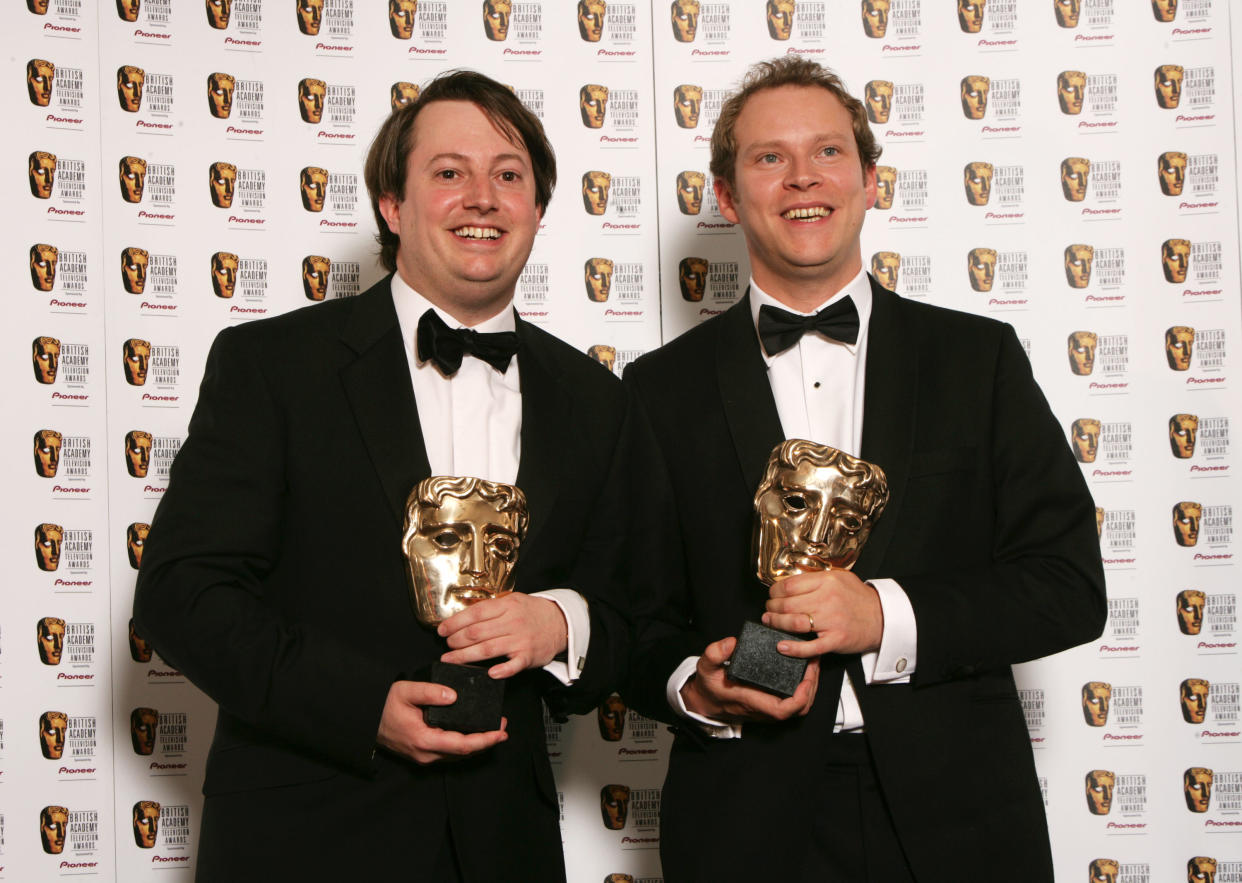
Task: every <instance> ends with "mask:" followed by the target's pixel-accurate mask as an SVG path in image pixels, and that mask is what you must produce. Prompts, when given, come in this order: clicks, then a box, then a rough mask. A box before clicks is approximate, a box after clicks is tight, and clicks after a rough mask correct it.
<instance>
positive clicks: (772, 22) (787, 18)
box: [764, 0, 888, 40]
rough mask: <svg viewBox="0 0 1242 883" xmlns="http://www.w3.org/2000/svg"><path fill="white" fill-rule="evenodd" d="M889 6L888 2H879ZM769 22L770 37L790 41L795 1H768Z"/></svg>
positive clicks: (766, 8) (767, 15)
mask: <svg viewBox="0 0 1242 883" xmlns="http://www.w3.org/2000/svg"><path fill="white" fill-rule="evenodd" d="M877 2H881V3H883V4H884V5H885V6H887V5H888V0H877ZM764 14H765V15H766V17H767V21H768V36H769V37H771V38H772V39H773V40H788V39H789V35H790V34H791V33H792V32H793V17H794V0H768V2H767V5H766V7H765V8H764Z"/></svg>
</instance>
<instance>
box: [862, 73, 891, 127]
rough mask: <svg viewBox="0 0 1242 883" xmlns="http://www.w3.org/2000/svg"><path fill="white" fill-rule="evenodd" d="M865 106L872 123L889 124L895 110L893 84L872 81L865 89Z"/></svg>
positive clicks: (883, 81)
mask: <svg viewBox="0 0 1242 883" xmlns="http://www.w3.org/2000/svg"><path fill="white" fill-rule="evenodd" d="M863 106H864V107H866V109H867V119H869V120H871V122H873V123H887V122H888V116H889V114H890V113H892V110H893V84H892V83H891V82H890V81H888V80H871V81H870V82H869V83H867V85H866V86H865V87H864V88H863Z"/></svg>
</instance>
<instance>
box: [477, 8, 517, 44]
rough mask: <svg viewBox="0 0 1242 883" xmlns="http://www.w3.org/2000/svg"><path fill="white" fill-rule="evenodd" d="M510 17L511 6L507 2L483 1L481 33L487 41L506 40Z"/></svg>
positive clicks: (511, 13)
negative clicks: (485, 36)
mask: <svg viewBox="0 0 1242 883" xmlns="http://www.w3.org/2000/svg"><path fill="white" fill-rule="evenodd" d="M511 15H513V4H512V3H510V2H509V0H483V33H485V34H486V35H487V39H489V40H495V41H500V40H505V39H507V38H508V36H509V17H510V16H511Z"/></svg>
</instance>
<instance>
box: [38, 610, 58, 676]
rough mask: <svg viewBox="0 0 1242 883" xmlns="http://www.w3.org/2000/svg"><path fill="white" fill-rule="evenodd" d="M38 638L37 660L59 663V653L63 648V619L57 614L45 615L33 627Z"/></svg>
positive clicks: (44, 662)
mask: <svg viewBox="0 0 1242 883" xmlns="http://www.w3.org/2000/svg"><path fill="white" fill-rule="evenodd" d="M35 631H36V632H37V634H38V639H39V661H40V662H42V663H43V664H44V665H60V654H61V653H62V651H63V650H64V648H65V621H64V620H63V619H61V618H60V617H57V616H45V617H43V619H41V620H39V622H38V624H37V625H36V627H35Z"/></svg>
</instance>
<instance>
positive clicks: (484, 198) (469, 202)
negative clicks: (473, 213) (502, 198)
mask: <svg viewBox="0 0 1242 883" xmlns="http://www.w3.org/2000/svg"><path fill="white" fill-rule="evenodd" d="M466 206H467V207H468V208H475V209H478V210H479V211H482V212H490V211H495V210H496V189H495V184H494V182H493V181H492V179H491V178H490V177H489V176H487V175H476V176H475V177H474V178H473V180H472V181H471V182H470V186H469V188H467V191H466Z"/></svg>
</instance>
